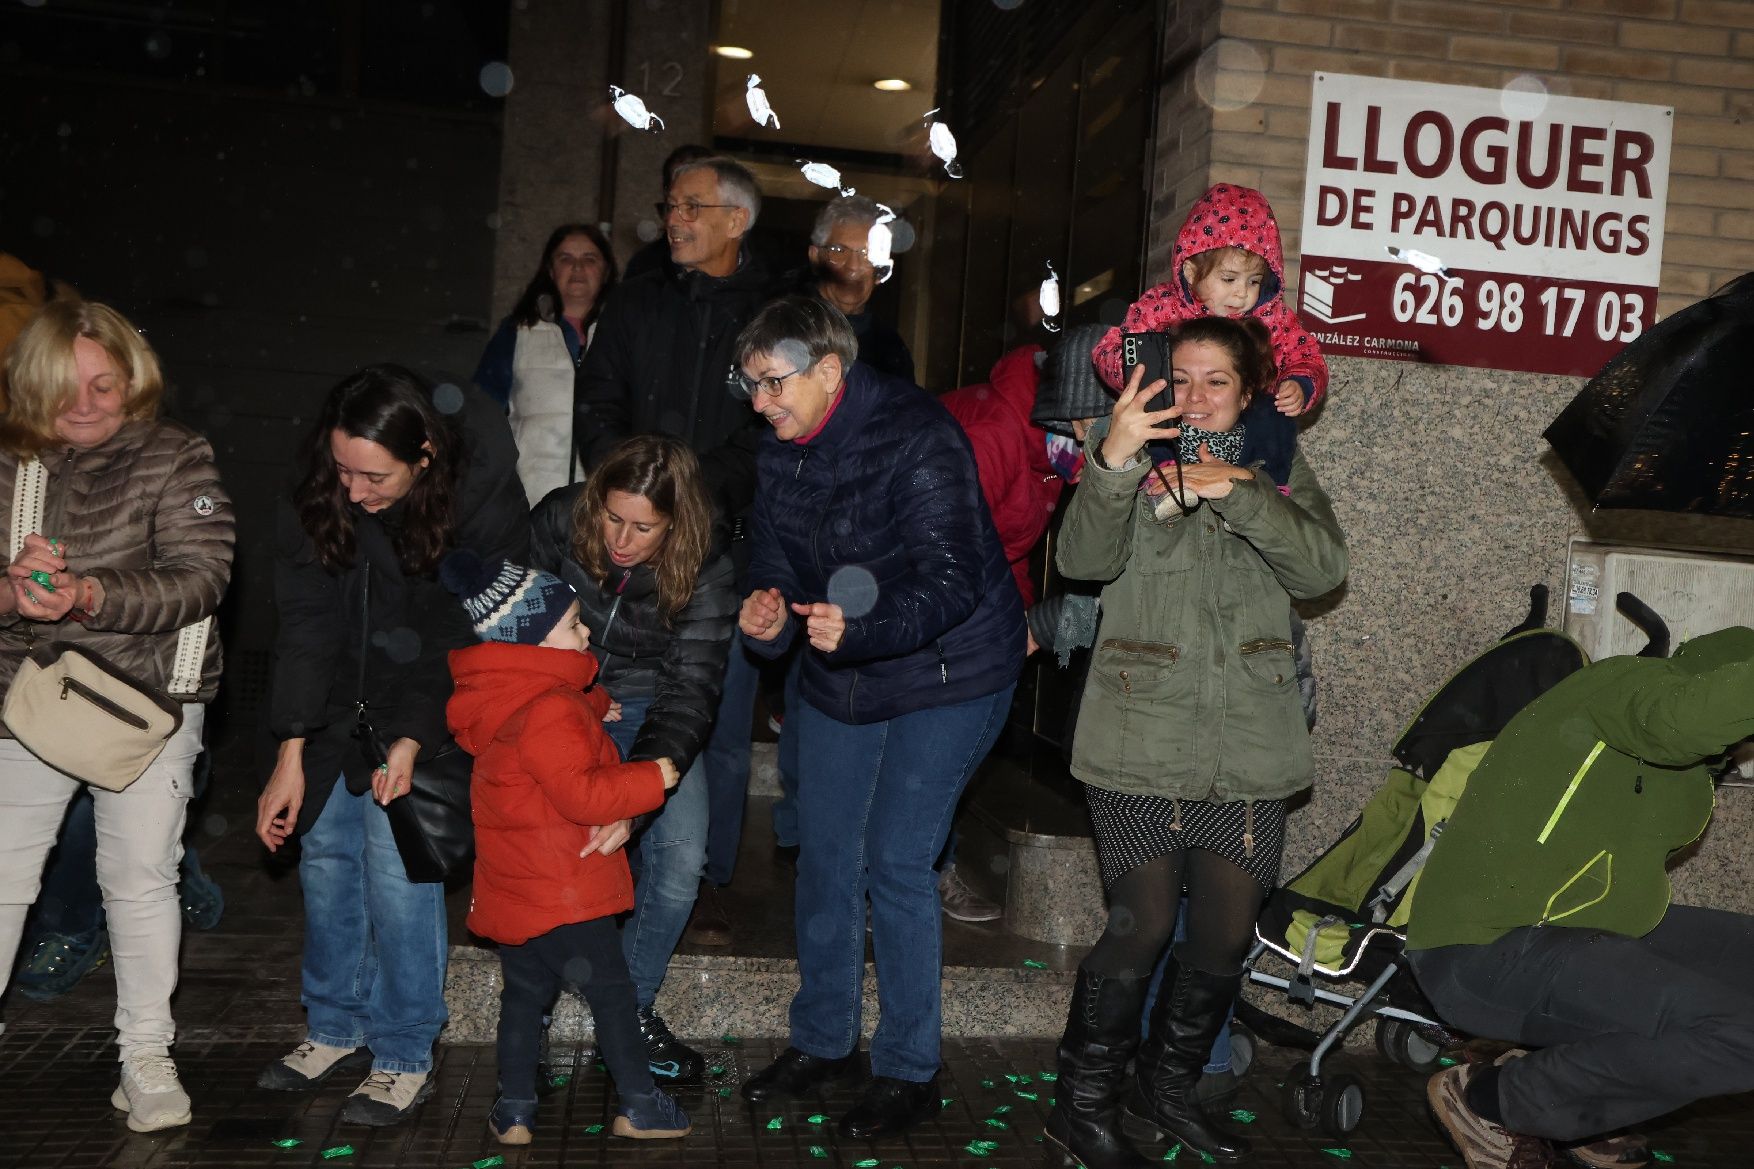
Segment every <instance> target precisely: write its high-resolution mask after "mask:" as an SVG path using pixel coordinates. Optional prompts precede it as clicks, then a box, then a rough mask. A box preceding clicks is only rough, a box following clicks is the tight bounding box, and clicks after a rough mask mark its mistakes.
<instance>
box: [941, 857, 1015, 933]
mask: <svg viewBox="0 0 1754 1169" xmlns="http://www.w3.org/2000/svg"><path fill="white" fill-rule="evenodd" d="M938 900H939V901H940V902H942V903H943V906H944V912H945V914H947V915H948V916H950V917H953V918H955V919H956V920H957V921H997V920H999V918H1001V917H1003V916H1004V915H1005V910H1004V909H1003V908H1002V907H1000V906H999V905H998V903H996V902H993V901H988V900H987V899H986V898H985V897H982V896H981V895H980V894H979V893H976V892H975V891H974V890H973V889H970V888H969V887H968V885H967V883H966V882H964V881H963V879H962V878H961V877H960V876H959V875H958V874H957V872H956V866H955V865H945V866H944V871H943V872H942V873H939V874H938Z"/></svg>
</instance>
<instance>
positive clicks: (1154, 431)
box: [1102, 365, 1182, 470]
mask: <svg viewBox="0 0 1754 1169" xmlns="http://www.w3.org/2000/svg"><path fill="white" fill-rule="evenodd" d="M1144 379H1145V367H1144V366H1142V365H1138V366H1134V367H1133V376H1132V377H1130V378H1128V379H1127V388H1126V389H1124V390H1122V391H1121V396H1120V397H1119V398H1117V399H1116V400H1115V408H1114V412H1113V413H1112V414H1110V415H1109V418H1110V422H1109V424H1108V434H1107V435H1106V436H1105V437H1104V438H1103V440H1102V462H1103V465H1104V466H1105V467H1108V468H1109V469H1110V470H1113V469H1114V468H1116V467H1119V466H1120V465H1121V464H1123V463H1125V462H1126V461H1127V460H1128V459H1130V458H1132V457H1133V455H1134V453H1135V452H1137V451H1138V450H1139V448H1140V447H1142V446H1144V445H1145V444H1146V443H1148V442H1152V441H1154V440H1156V439H1160V438H1175V437H1176V436H1178V435H1179V434H1181V427H1179V426H1169V425H1166V424H1167V423H1168V422H1169V421H1170V420H1171V419H1174V418H1180V417H1181V415H1182V408H1181V407H1180V406H1171V407H1169V408H1168V409H1167V410H1147V409H1146V408H1145V407H1146V404H1147V403H1149V402H1150V401H1151V400H1152V399H1153V398H1155V397H1156V396H1157V395H1158V394H1159V393H1160V392H1162V390H1163V387H1164V386H1165V385H1167V384H1168V383H1167V382H1165V381H1164V380H1163V379H1162V378H1159V379H1157V380H1156V381H1154V382H1152V383H1151V384H1150V385H1148V386H1145V387H1144V388H1143V389H1141V388H1140V385H1139V383H1140V382H1141V381H1143V380H1144Z"/></svg>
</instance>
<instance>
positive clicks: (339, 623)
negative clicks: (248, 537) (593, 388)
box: [268, 389, 530, 833]
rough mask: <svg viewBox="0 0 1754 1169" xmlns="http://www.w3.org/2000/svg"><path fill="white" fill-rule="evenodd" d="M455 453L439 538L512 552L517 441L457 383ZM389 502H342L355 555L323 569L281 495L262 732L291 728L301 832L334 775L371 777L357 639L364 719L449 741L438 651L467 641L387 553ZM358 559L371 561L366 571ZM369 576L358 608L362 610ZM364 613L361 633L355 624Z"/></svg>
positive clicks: (392, 514)
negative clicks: (459, 462) (457, 480)
mask: <svg viewBox="0 0 1754 1169" xmlns="http://www.w3.org/2000/svg"><path fill="white" fill-rule="evenodd" d="M465 393H466V398H465V404H464V410H463V430H464V441H465V444H466V448H467V463H466V469H465V471H464V476H463V482H462V488H461V490H460V491H459V492H458V499H457V513H456V520H455V522H454V525H453V529H452V531H453V535H452V539H451V541H450V544H449V547H451V548H467V549H469V550H470V551H472V552H474V553H475V554H476V555H477V556H479V557H481V559H483V560H485V561H492V560H494V559H496V558H500V557H504V558H506V559H510V560H514V561H519V562H522V561H523V559H524V557H525V553H526V552H527V551H528V548H529V541H530V522H529V513H528V512H527V511H526V510H525V500H524V488H523V484H522V483H520V482H519V481H518V474H517V461H518V452H517V448H516V447H515V446H513V445H512V432H511V428H510V426H508V425H507V423H506V417H505V412H504V411H503V410H501V409H500V407H499V405H498V403H496V402H494V401H493V399H491V398H489V397H488V396H487V395H486V394H483V393H481V392H480V391H479V390H475V389H470V390H467V391H465ZM401 518H402V509H401V505H400V504H392V505H391V506H390V507H388V508H385V509H384V510H383V511H381V512H379V513H377V514H376V515H368V514H366V513H364V512H361V511H358V510H357V509H355V511H354V516H353V520H354V529H353V530H354V538H355V542H356V550H357V554H356V556H355V558H354V563H353V564H352V565H351V566H350V567H348V568H346V569H344V570H342V571H341V572H330V571H329V570H328V569H326V568H324V567H323V566H322V564H321V563H320V562H319V561H318V560H317V554H316V548H315V546H314V545H313V544H312V543H311V540H310V537H308V536H306V535H305V532H304V529H303V527H302V526H301V525H300V524H299V519H298V513H297V511H296V510H294V508H293V506H292V503H291V501H290V499H283V500H282V501H281V503H280V506H279V509H278V525H279V526H278V531H277V533H276V553H275V560H274V603H275V608H276V610H277V612H278V614H279V618H280V629H279V632H278V634H277V635H276V638H275V642H274V667H273V681H272V690H271V692H270V695H269V710H268V719H269V729H270V731H271V732H272V733H273V736H274V739H275V740H276V741H284V740H286V739H295V738H300V737H303V738H304V740H305V749H304V771H305V799H304V805H303V807H302V808H300V810H299V817H298V831H299V832H301V833H302V832H306V831H308V830H309V829H310V826H311V825H312V824H313V823H315V822H316V818H317V816H318V814H319V813H321V812H322V810H323V805H324V803H326V802H327V801H328V798H329V792H330V790H331V789H332V788H333V787H334V786H335V779H336V777H337V776H339V775H341V774H342V773H345V774H346V777H347V788H348V790H349V791H352V792H355V793H358V792H363V791H365V790H366V788H368V787H369V786H370V779H371V776H370V769H371V764H370V763H369V762H367V760H366V758H365V755H364V754H363V752H362V751H361V749H360V747H359V744H358V743H357V742H356V741H355V740H354V739H353V737H352V734H353V728H354V725H355V717H354V715H355V708H354V703H355V700H356V697H357V696H358V694H359V693H360V690H359V682H360V667H359V650H360V645H361V644H362V642H365V641H366V640H367V639H368V638H369V641H370V646H371V648H370V649H369V651H368V652H367V656H366V662H365V697H366V701H367V703H368V705H369V707H370V709H369V712H368V717H369V718H370V719H371V722H372V725H373V727H374V728H375V729H376V730H377V731H378V734H379V736H380V737H381V738H382V739H383V741H384V743H386V744H388V743H391V742H394V741H395V740H396V739H400V738H410V739H413V740H414V741H415V742H417V743H419V744H420V746H421V758H427V757H429V756H430V755H431V754H432V753H433V752H435V751H437V750H439V749H440V748H442V747H443V746H444V745H445V744H446V743H447V742H449V740H450V735H449V732H448V731H447V730H446V728H445V703H446V702H448V701H449V700H450V697H451V671H450V665H449V663H448V661H447V660H446V655H447V654H448V653H449V652H450V651H451V650H453V649H460V648H462V647H463V646H466V645H473V644H474V643H475V634H474V631H473V630H471V629H470V628H469V620H468V616H467V615H466V614H465V613H464V611H463V606H462V605H461V604H460V603H459V602H458V601H457V598H456V597H454V596H452V595H451V593H450V592H449V591H448V590H447V589H446V588H445V587H444V586H443V585H441V584H440V583H439V582H438V579H437V577H436V576H435V575H432V574H428V575H424V576H415V577H409V576H405V575H404V574H403V572H402V568H401V565H400V564H399V563H398V562H397V558H396V551H395V533H396V529H397V527H398V526H399V524H400V522H401ZM368 566H369V569H368ZM368 572H369V575H370V588H369V593H370V605H371V611H370V614H369V616H367V615H365V614H364V610H363V605H364V604H365V602H366V599H367V592H368V590H367V580H366V578H367V575H368ZM362 621H363V622H364V624H365V625H366V630H365V631H362V629H361V625H362Z"/></svg>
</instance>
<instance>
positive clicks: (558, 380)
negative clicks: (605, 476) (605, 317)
mask: <svg viewBox="0 0 1754 1169" xmlns="http://www.w3.org/2000/svg"><path fill="white" fill-rule="evenodd" d="M596 329H597V327H596V325H594V324H593V325H592V326H591V328H590V330H589V332H587V333H586V334H585V339H584V343H585V344H586V345H589V344H590V343H591V334H592V333H595V332H596ZM576 374H577V369H576V368H575V367H574V365H573V360H572V354H571V352H569V351H568V350H567V347H566V337H565V336H564V335H563V334H562V333H561V331H560V325H559V324H557V323H555V322H553V321H538V322H536V323H535V324H534V325H527V326H520V327H519V329H518V342H517V348H516V350H515V351H514V352H513V355H512V392H511V424H512V437H513V438H514V439H515V440H517V444H518V479H519V480H520V481H522V483H523V484H524V494H525V495H526V496H528V497H529V500H530V505H531V506H532V507H534V506H535V505H536V504H537V503H538V502H539V501H540V500H541V499H542V497H543V496H544V495H547V494H548V493H549V492H550V491H553V490H554V489H555V488H556V487H564V486H566V484H567V483H568V482H569V476H568V474H567V472H568V470H569V468H570V469H571V470H572V471H573V474H572V475H571V477H570V481H574V482H576V481H577V480H579V479H583V478H584V474H583V472H582V471H581V470H580V469H579V467H578V455H577V454H576V453H575V451H574V447H573V441H572V430H573V379H574V377H575V376H576Z"/></svg>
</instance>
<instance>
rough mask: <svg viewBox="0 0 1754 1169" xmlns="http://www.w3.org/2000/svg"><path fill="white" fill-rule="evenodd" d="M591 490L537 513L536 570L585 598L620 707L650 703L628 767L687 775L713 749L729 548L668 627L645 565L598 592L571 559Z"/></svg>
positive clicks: (726, 637) (582, 608) (727, 630)
mask: <svg viewBox="0 0 1754 1169" xmlns="http://www.w3.org/2000/svg"><path fill="white" fill-rule="evenodd" d="M583 490H584V484H582V483H575V484H573V485H571V486H568V487H560V488H556V489H555V490H554V491H551V492H549V493H548V496H547V497H546V498H545V499H543V500H542V502H541V503H538V504H537V505H536V510H535V511H534V512H532V513H531V515H530V563H531V564H533V565H535V566H536V567H537V568H540V569H543V570H545V571H547V572H552V573H554V574H555V575H556V576H558V577H560V578H561V579H562V580H564V581H566V583H567V584H569V585H571V586H572V587H573V591H574V592H576V593H578V595H579V618H580V619H581V620H582V621H583V622H584V623H585V627H586V628H588V629H589V630H590V631H591V653H592V654H594V655H595V656H596V658H597V666H598V673H597V681H598V682H599V683H601V684H602V686H603V688H604V689H605V690H607V691H608V692H609V696H610V697H611V698H615V699H628V698H650V699H652V700H653V701H652V705H651V708H650V709H649V710H648V711H647V712H646V719H645V722H644V723H642V724H641V725H640V729H639V734H638V735H636V736H635V737H634V742H633V750H632V751H630V752H629V753H628V756H627V757H628V760H629V761H635V760H639V761H644V760H650V759H663V758H668V759H671V760H673V761H674V762H675V764H676V769H677V770H678V771H687V770H688V768H689V766H690V765H691V764H692V763H693V762H694V759H695V756H697V755H699V754H700V750H701V748H702V747H704V746H705V745H706V740H707V736H708V734H710V733H711V731H712V727H713V716H714V715H715V714H716V713H717V711H718V709H719V691H720V689H721V688H722V687H723V685H724V681H725V658H726V656H727V655H728V654H729V652H730V646H731V634H732V632H733V631H734V630H735V628H736V623H737V607H738V604H739V602H740V598H738V596H737V595H736V593H735V591H734V590H733V589H732V570H731V559H730V557H729V556H727V555H726V554H725V552H724V548H723V546H722V544H719V543H715V546H714V547H713V549H712V550H711V551H709V552H708V553H707V559H706V564H705V565H703V566H702V568H701V570H700V576H699V577H698V578H697V580H696V583H695V586H694V596H693V597H691V598H690V599H689V601H688V604H687V605H685V606H683V609H682V612H680V613H678V614H677V615H676V620H675V622H674V624H671V625H666V624H665V623H664V619H663V616H662V615H661V614H660V612H659V610H658V578H657V575H656V574H655V573H654V572H653V571H652V570H651V569H650V568H649V567H647V566H646V565H643V564H641V565H636V566H635V567H633V568H631V569H628V570H626V571H625V572H620V571H616V572H613V573H612V574H611V576H610V577H609V579H608V580H607V581H605V582H603V583H601V584H599V583H598V582H597V581H594V580H592V579H591V577H590V576H589V574H587V573H586V572H585V570H584V568H583V567H582V566H581V565H580V564H579V562H578V561H577V560H574V559H573V555H572V532H573V524H572V514H573V508H574V507H575V506H576V504H577V502H578V497H579V493H580V492H581V491H583Z"/></svg>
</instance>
